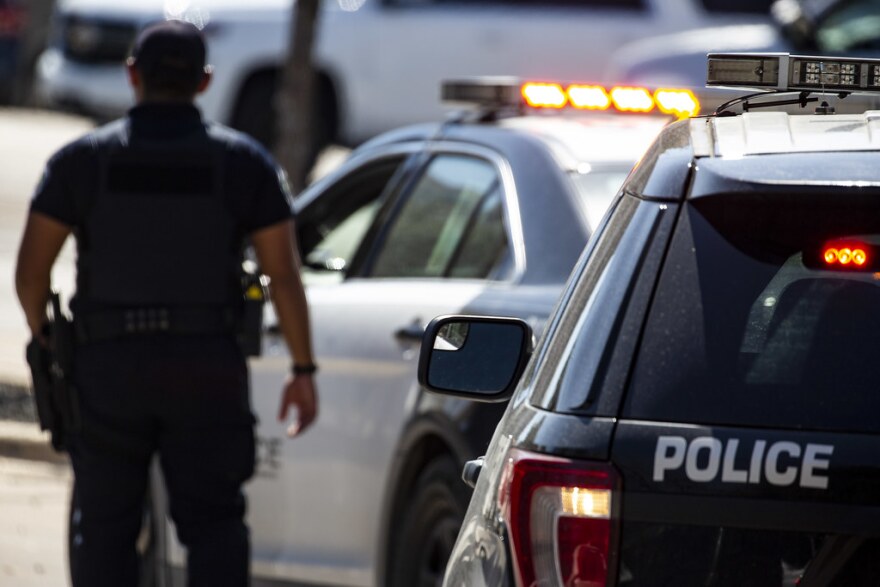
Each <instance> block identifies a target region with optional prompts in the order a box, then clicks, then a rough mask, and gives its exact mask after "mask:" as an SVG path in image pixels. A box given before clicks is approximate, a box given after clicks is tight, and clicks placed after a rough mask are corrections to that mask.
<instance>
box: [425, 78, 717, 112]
mask: <svg viewBox="0 0 880 587" xmlns="http://www.w3.org/2000/svg"><path fill="white" fill-rule="evenodd" d="M442 95H443V100H444V101H447V102H457V103H466V104H469V105H475V106H479V107H482V108H489V109H492V108H505V107H507V108H522V107H525V108H531V109H536V110H547V109H550V110H562V109H564V108H573V109H575V110H596V111H611V112H618V113H623V112H633V113H650V112H660V113H662V114H669V115H672V116H676V117H678V118H687V117H689V116H696V115H697V114H699V112H700V102H699V100H698V99H697V97H696V96H695V95H694V93H693V92H692V91H691V90H688V89H684V88H659V89H656V90H653V91H652V90H649V89H648V88H643V87H630V86H613V87H610V88H607V87H605V86H600V85H590V84H581V83H558V82H539V81H522V80H519V79H517V78H477V79H473V80H464V81H448V82H444V83H443V91H442Z"/></svg>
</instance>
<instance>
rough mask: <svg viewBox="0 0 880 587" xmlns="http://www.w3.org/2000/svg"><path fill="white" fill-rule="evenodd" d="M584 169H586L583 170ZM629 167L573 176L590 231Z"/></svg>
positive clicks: (602, 214) (594, 226)
mask: <svg viewBox="0 0 880 587" xmlns="http://www.w3.org/2000/svg"><path fill="white" fill-rule="evenodd" d="M584 169H586V167H585V168H584ZM629 170H630V167H629V166H627V167H619V168H618V167H610V168H604V167H603V168H599V169H590V170H589V171H588V172H587V173H575V174H573V178H574V183H575V186H576V187H577V193H578V196H579V201H580V204H581V206H582V207H583V210H584V212H585V213H586V215H587V220H588V221H589V223H590V229H591V230H595V229H596V227H597V226H598V225H599V221H600V220H602V217H603V216H604V215H605V211H606V210H608V206H609V205H610V204H611V202H612V200H614V196H615V195H617V192H618V191H619V190H620V186H621V185H623V180H624V179H626V176H627V174H628V173H629Z"/></svg>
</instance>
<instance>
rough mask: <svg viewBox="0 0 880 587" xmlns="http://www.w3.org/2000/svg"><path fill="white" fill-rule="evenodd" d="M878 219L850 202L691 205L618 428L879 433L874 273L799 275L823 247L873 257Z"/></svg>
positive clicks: (879, 308) (879, 297) (808, 271)
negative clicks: (653, 423)
mask: <svg viewBox="0 0 880 587" xmlns="http://www.w3.org/2000/svg"><path fill="white" fill-rule="evenodd" d="M709 200H711V198H710V199H709ZM718 200H724V199H723V198H719V199H718ZM877 211H878V209H877V204H876V201H875V202H870V201H865V200H861V201H860V200H859V199H858V198H856V197H854V196H850V197H848V198H845V197H843V196H840V197H836V198H826V199H825V201H822V202H816V201H812V202H811V201H808V200H807V198H806V197H805V196H800V197H796V196H792V197H782V196H777V197H775V198H770V199H766V200H761V199H760V196H759V195H756V196H754V198H749V199H748V200H747V201H738V202H730V201H727V202H723V201H718V202H717V203H712V202H705V203H701V202H700V201H699V200H697V201H696V202H695V203H694V204H691V205H690V206H689V210H687V211H686V213H685V214H683V216H682V218H681V221H680V223H679V227H678V228H677V231H676V235H675V237H674V239H673V242H672V245H671V248H670V251H669V256H668V258H667V262H666V265H665V268H664V270H663V274H662V276H661V279H660V282H659V285H658V288H657V293H656V297H655V301H654V303H653V307H652V309H651V312H650V315H649V319H648V322H647V325H646V328H645V334H644V342H643V344H642V348H641V350H640V352H639V358H638V362H637V364H636V369H635V372H634V374H633V379H632V386H631V388H630V391H629V395H628V398H627V407H626V408H625V411H626V413H627V416H628V417H633V418H642V419H660V420H666V421H682V420H684V421H693V422H703V423H706V424H718V425H724V424H737V425H743V424H749V425H755V426H773V427H778V426H786V427H795V428H822V429H832V430H850V431H860V432H872V433H873V432H877V431H880V421H878V420H877V418H876V413H877V411H878V410H880V394H877V380H878V378H880V363H878V361H876V359H875V358H874V355H876V349H877V348H878V347H880V326H878V325H880V281H878V279H877V277H876V275H875V273H874V269H871V270H870V271H854V270H837V269H834V268H828V267H823V266H819V265H817V264H815V263H811V262H810V260H811V259H814V260H816V259H818V256H819V254H818V252H817V251H818V250H819V249H820V248H821V247H822V245H823V244H824V243H825V242H826V241H829V240H834V239H843V240H845V241H849V242H860V243H867V244H866V245H865V246H868V247H876V246H877V245H878V244H880V222H878V220H877V219H878V214H877ZM871 250H872V251H873V250H880V249H871Z"/></svg>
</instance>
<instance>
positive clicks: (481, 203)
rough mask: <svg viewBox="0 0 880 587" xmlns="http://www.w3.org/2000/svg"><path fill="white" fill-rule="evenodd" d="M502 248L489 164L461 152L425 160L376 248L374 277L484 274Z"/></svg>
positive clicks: (498, 206) (497, 194)
mask: <svg viewBox="0 0 880 587" xmlns="http://www.w3.org/2000/svg"><path fill="white" fill-rule="evenodd" d="M505 250H506V237H505V231H504V224H503V213H502V205H501V189H500V187H499V180H498V175H497V173H496V171H495V168H494V167H493V166H492V165H491V164H489V163H488V162H486V161H483V160H481V159H477V158H475V157H469V156H464V155H441V156H438V157H436V158H435V159H434V160H433V161H431V163H430V164H429V165H428V167H427V169H426V170H425V172H424V175H423V176H422V177H421V178H420V179H419V181H418V183H417V184H416V186H415V187H414V188H413V190H412V192H411V193H410V194H409V197H408V198H407V200H406V202H405V203H404V204H403V207H402V209H401V210H400V213H399V214H398V216H397V217H396V219H395V220H394V222H393V224H392V226H391V228H390V230H389V231H388V235H387V238H386V240H385V242H384V243H383V245H382V249H381V250H380V251H379V253H378V255H377V257H376V261H375V264H374V266H373V270H372V272H371V274H372V275H373V276H374V277H444V276H451V277H471V278H482V277H487V276H488V275H489V274H490V273H491V271H492V269H493V268H494V266H495V265H496V264H497V262H498V260H499V257H500V255H502V253H503V252H504V251H505Z"/></svg>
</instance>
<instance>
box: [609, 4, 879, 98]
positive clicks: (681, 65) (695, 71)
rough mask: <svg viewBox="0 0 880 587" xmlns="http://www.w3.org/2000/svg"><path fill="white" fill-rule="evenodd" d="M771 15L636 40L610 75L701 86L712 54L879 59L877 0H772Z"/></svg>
mask: <svg viewBox="0 0 880 587" xmlns="http://www.w3.org/2000/svg"><path fill="white" fill-rule="evenodd" d="M771 16H772V21H770V22H766V23H753V24H748V25H743V26H720V27H708V28H704V29H699V30H692V31H686V32H681V33H678V34H660V35H656V36H652V37H647V38H644V39H640V40H639V41H636V42H634V43H630V44H628V45H627V46H625V47H623V48H621V49H620V50H619V51H617V52H615V53H614V54H613V55H611V56H610V60H609V72H610V73H611V74H613V75H615V76H617V77H618V78H619V79H624V80H627V81H629V82H632V83H642V84H644V83H651V84H670V85H673V86H681V85H687V86H696V85H699V86H702V84H703V80H704V79H705V75H706V55H707V54H708V53H712V52H727V53H731V52H740V51H741V52H762V53H766V52H792V53H800V54H819V55H841V56H845V55H849V56H863V57H871V56H877V55H880V0H776V1H775V2H773V4H772V10H771ZM706 105H707V106H711V104H706Z"/></svg>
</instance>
